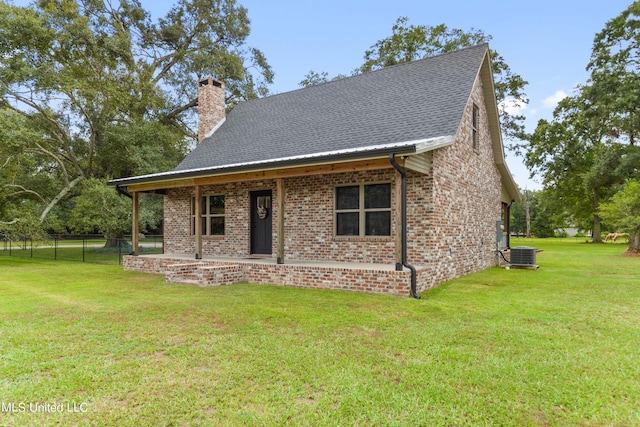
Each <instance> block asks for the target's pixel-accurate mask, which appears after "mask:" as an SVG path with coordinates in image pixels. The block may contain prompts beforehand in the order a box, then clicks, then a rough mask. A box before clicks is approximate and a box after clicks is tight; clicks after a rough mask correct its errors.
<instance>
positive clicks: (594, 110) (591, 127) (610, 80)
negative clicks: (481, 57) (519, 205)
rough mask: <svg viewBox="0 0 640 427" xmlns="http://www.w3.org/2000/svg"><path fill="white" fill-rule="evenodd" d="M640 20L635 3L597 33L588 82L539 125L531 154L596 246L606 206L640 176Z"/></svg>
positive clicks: (547, 182)
mask: <svg viewBox="0 0 640 427" xmlns="http://www.w3.org/2000/svg"><path fill="white" fill-rule="evenodd" d="M639 17H640V2H639V1H636V2H634V3H633V4H632V5H631V6H630V7H629V8H627V9H626V10H625V11H623V12H622V13H621V14H620V15H619V16H618V17H616V18H614V19H612V20H610V21H609V22H607V24H606V25H605V28H604V29H603V30H602V31H601V32H599V33H598V34H596V36H595V39H594V44H593V50H592V55H591V61H590V62H589V64H588V66H587V70H588V71H590V73H591V74H590V77H589V80H588V81H587V83H586V84H585V85H583V86H579V87H578V88H577V90H576V94H575V95H574V96H572V97H570V98H565V99H564V100H563V101H561V102H560V103H559V105H558V107H557V108H556V110H555V111H554V115H553V119H552V120H551V121H546V120H541V121H540V122H539V123H538V127H537V128H536V131H535V132H534V134H533V136H532V138H531V141H530V146H529V147H528V152H527V155H526V163H527V165H528V167H529V169H530V170H531V171H532V173H538V174H540V175H542V176H543V179H544V185H545V188H547V189H550V190H553V191H554V192H555V193H556V194H558V197H563V199H564V200H565V204H564V208H565V209H566V210H567V211H568V212H570V213H571V214H572V215H573V217H574V218H578V219H586V218H587V217H592V219H593V238H594V241H596V242H601V241H602V236H601V224H600V223H601V220H600V212H601V210H600V205H601V203H603V202H606V201H608V200H609V199H610V198H611V197H612V196H613V194H614V193H615V191H616V190H617V189H618V188H619V186H620V184H621V183H623V182H624V181H625V180H626V179H628V178H630V177H633V176H635V175H637V174H638V173H640V171H639V170H638V169H639V167H638V164H639V163H638V162H639V161H640V153H639V152H638V147H637V146H636V145H635V141H636V139H637V135H638V130H639V129H640V128H639V126H640V62H639V61H640V25H638V22H640V21H639V20H638V18H639Z"/></svg>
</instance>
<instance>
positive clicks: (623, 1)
mask: <svg viewBox="0 0 640 427" xmlns="http://www.w3.org/2000/svg"><path fill="white" fill-rule="evenodd" d="M114 1H115V0H114ZM141 1H142V5H143V6H144V7H145V9H147V10H149V11H151V12H152V14H153V16H154V18H157V17H160V16H162V15H164V14H165V13H166V12H167V11H168V10H169V9H170V7H171V6H172V4H174V2H172V1H167V0H141ZM27 2H28V0H15V3H16V4H18V5H21V4H25V3H27ZM237 2H238V3H239V4H242V5H243V6H245V7H246V8H247V9H248V10H249V17H250V19H251V36H250V38H249V41H248V44H249V45H251V46H253V47H257V48H259V49H260V50H262V51H263V52H264V54H265V55H266V57H267V61H268V62H269V64H270V65H271V66H272V68H273V70H274V71H275V83H274V84H273V86H272V87H271V91H272V92H273V93H281V92H287V91H290V90H294V89H298V88H299V87H300V86H299V82H300V81H301V80H302V79H303V78H304V76H305V75H306V74H307V73H308V72H309V71H310V70H314V71H317V72H321V71H326V72H328V73H329V75H330V76H334V75H337V74H349V73H351V71H352V70H354V69H355V68H357V67H358V66H359V65H361V64H362V62H363V56H364V52H365V50H367V49H368V48H369V47H371V46H372V45H373V44H375V43H376V42H377V41H378V40H380V39H382V38H385V37H387V36H389V35H390V34H391V27H392V25H393V24H394V22H395V21H396V19H397V18H398V17H401V16H406V17H408V18H409V23H410V24H414V25H438V24H441V23H444V24H446V25H447V26H448V27H450V28H460V29H462V30H469V29H471V28H474V29H479V30H483V31H484V33H485V34H488V35H491V36H492V37H493V40H492V41H491V43H490V46H491V48H492V49H494V50H496V51H497V52H498V53H500V55H502V57H503V58H504V59H505V61H506V62H507V63H508V64H509V66H510V67H511V70H512V71H513V72H514V73H516V74H519V75H520V76H522V77H523V78H524V79H525V80H526V81H528V82H529V84H528V85H527V87H526V88H525V92H526V94H527V95H528V97H529V99H530V103H529V105H528V106H527V107H526V109H525V110H524V111H523V113H524V115H525V116H526V117H527V121H526V125H527V129H528V130H529V131H533V130H534V129H535V126H536V124H537V122H538V120H540V119H543V118H546V119H549V118H551V115H552V112H553V108H554V107H555V105H556V104H557V101H558V100H559V99H561V98H562V97H563V96H565V95H568V94H571V93H572V91H573V89H574V88H575V87H576V85H578V84H582V83H585V82H586V80H587V77H588V74H587V72H586V71H585V67H586V65H587V63H588V62H589V57H590V55H591V48H592V43H593V38H594V36H595V34H596V33H597V32H599V31H600V30H602V29H603V28H604V26H605V24H606V22H607V21H608V20H610V19H612V18H614V17H615V16H617V15H619V14H620V13H621V12H622V11H623V10H624V9H626V8H627V7H628V6H629V5H630V4H632V0H538V1H535V2H519V1H514V0H509V1H507V0H484V1H469V0H444V1H436V0H392V1H384V2H383V1H380V0H324V1H318V0H296V1H291V0H237ZM507 164H508V165H509V168H510V169H511V172H512V173H513V175H514V177H515V179H516V182H517V183H518V185H520V186H521V187H522V188H529V189H540V188H541V185H540V178H534V180H531V179H529V173H528V171H527V170H526V168H525V167H524V164H523V161H522V159H521V158H519V157H516V156H514V155H513V154H511V153H507Z"/></svg>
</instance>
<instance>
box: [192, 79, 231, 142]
mask: <svg viewBox="0 0 640 427" xmlns="http://www.w3.org/2000/svg"><path fill="white" fill-rule="evenodd" d="M224 101H225V96H224V84H222V82H219V81H218V80H216V79H213V78H211V77H209V78H207V79H204V80H200V82H198V142H200V141H202V140H203V139H204V138H205V137H207V136H209V135H210V134H212V133H213V131H214V130H215V129H217V128H218V126H220V125H221V124H222V122H224V119H225V117H226V112H225V102H224Z"/></svg>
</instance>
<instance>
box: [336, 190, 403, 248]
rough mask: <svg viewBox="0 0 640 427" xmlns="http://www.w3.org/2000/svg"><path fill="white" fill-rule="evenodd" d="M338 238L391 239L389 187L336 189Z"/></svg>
mask: <svg viewBox="0 0 640 427" xmlns="http://www.w3.org/2000/svg"><path fill="white" fill-rule="evenodd" d="M335 221H336V235H337V236H390V235H391V184H360V185H348V186H341V187H336V204H335Z"/></svg>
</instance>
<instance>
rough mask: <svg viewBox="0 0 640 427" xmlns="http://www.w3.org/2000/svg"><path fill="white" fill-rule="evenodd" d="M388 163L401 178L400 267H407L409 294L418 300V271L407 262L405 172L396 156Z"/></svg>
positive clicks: (397, 269)
mask: <svg viewBox="0 0 640 427" xmlns="http://www.w3.org/2000/svg"><path fill="white" fill-rule="evenodd" d="M389 161H390V162H391V165H392V166H393V168H394V169H395V170H397V171H398V172H400V175H401V176H402V182H401V183H402V195H401V197H402V214H401V217H402V218H401V219H400V220H401V221H402V266H404V267H407V268H408V269H409V270H411V288H410V291H409V294H410V295H411V296H412V297H413V298H415V299H420V295H418V292H417V290H416V282H417V279H418V271H417V270H416V268H415V267H414V266H413V265H411V264H409V263H408V262H407V171H406V170H405V169H404V168H403V167H402V166H400V164H399V163H398V162H397V161H396V154H395V153H391V154H389ZM401 270H402V267H401V266H400V265H399V264H396V271H401Z"/></svg>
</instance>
